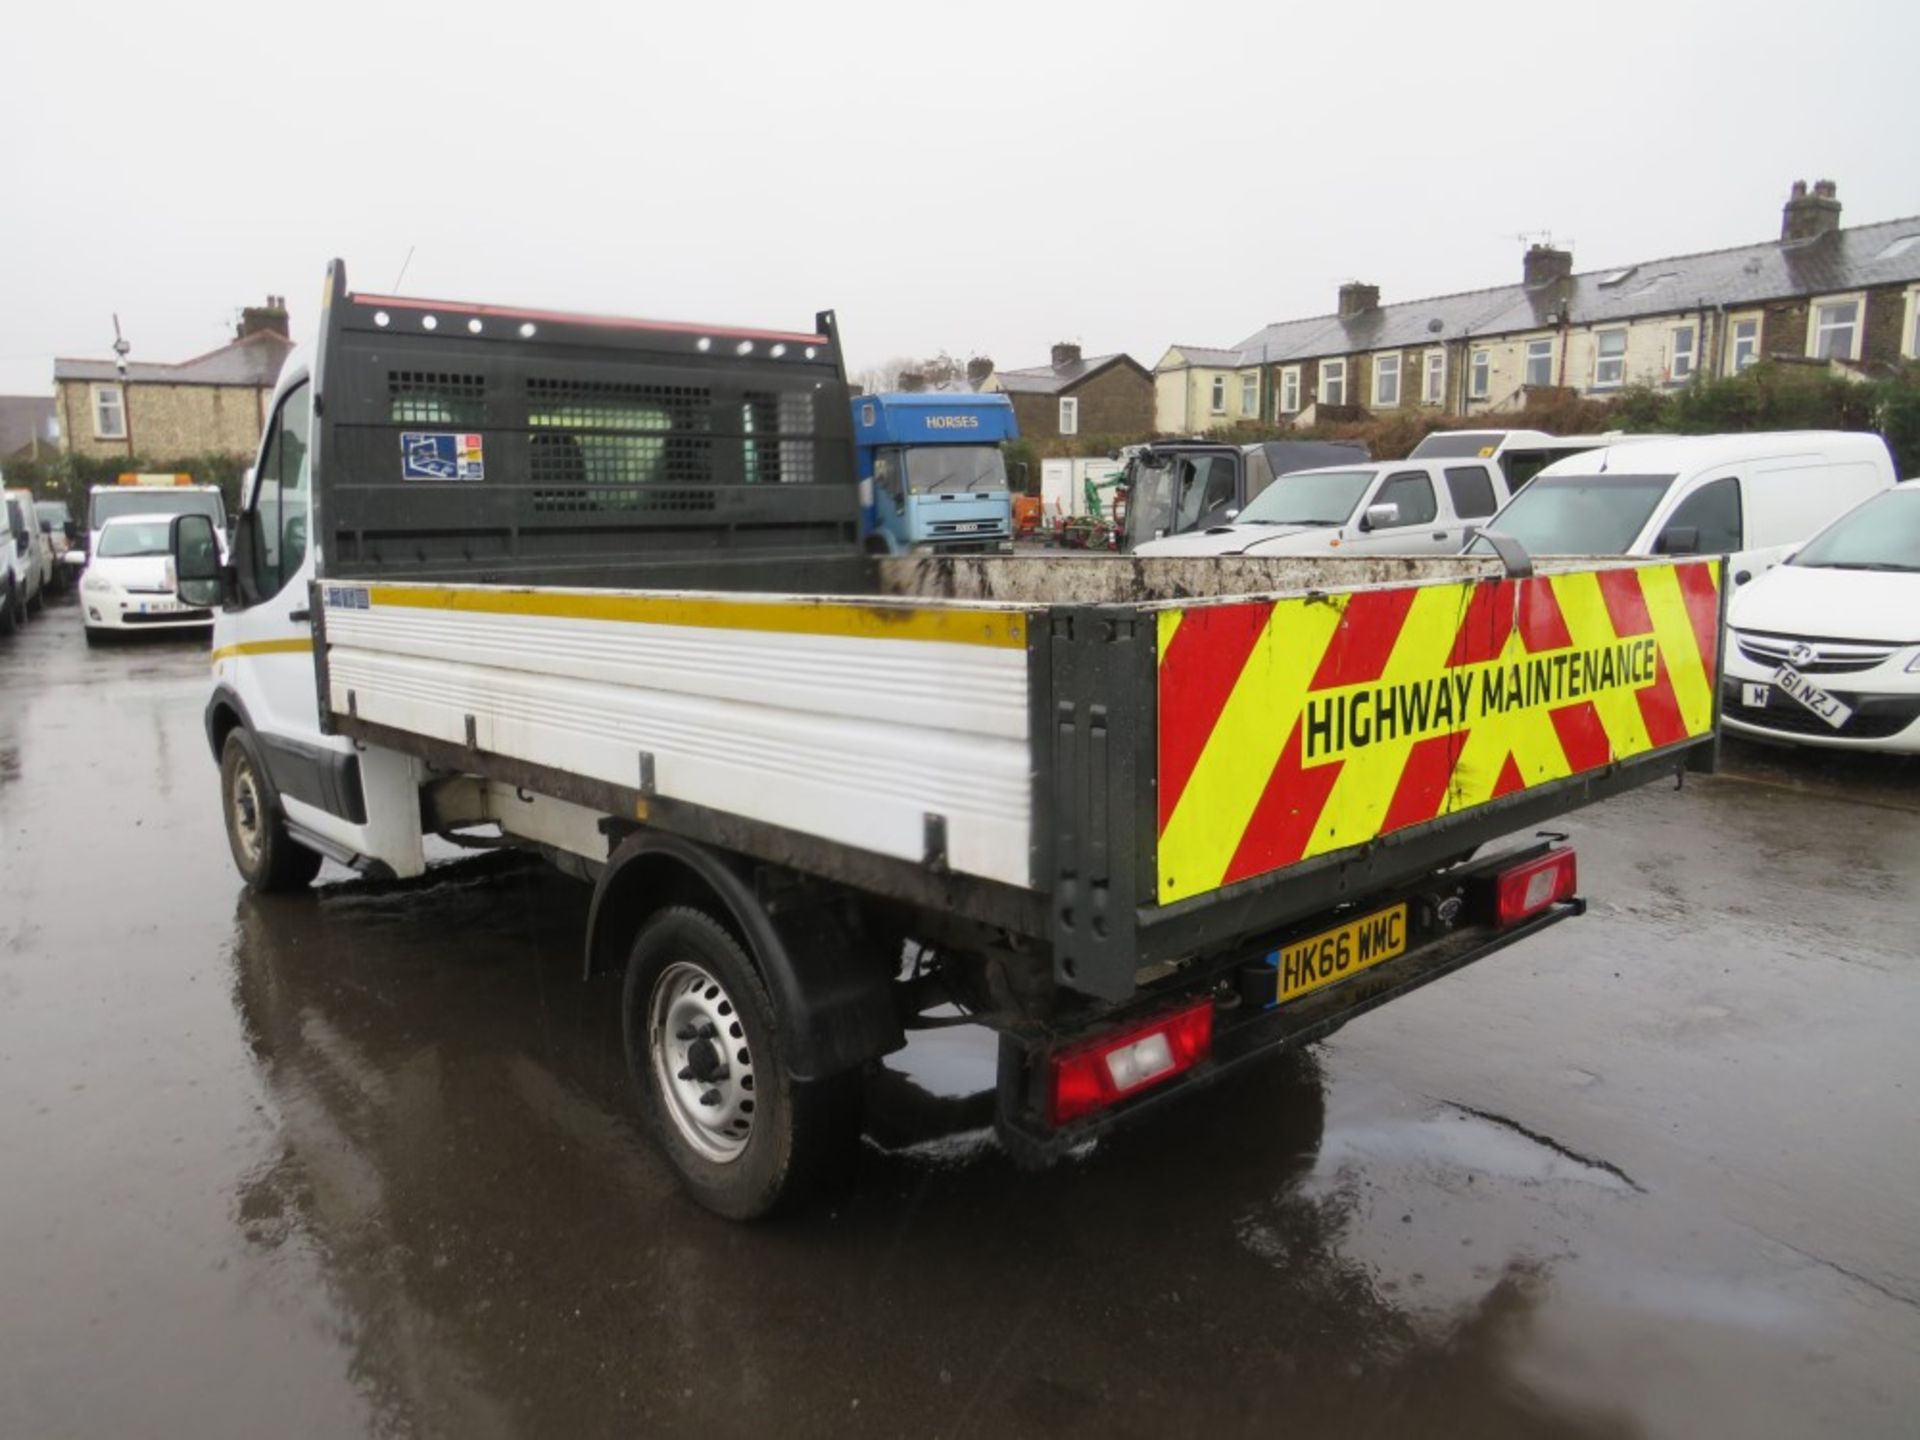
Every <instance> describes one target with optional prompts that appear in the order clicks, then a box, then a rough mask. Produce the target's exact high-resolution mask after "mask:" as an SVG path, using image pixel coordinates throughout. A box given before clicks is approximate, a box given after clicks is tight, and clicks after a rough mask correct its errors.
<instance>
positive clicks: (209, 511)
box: [87, 485, 227, 530]
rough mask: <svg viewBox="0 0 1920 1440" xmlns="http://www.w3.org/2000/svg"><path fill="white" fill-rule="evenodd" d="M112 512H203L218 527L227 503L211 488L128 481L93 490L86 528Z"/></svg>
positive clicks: (221, 526)
mask: <svg viewBox="0 0 1920 1440" xmlns="http://www.w3.org/2000/svg"><path fill="white" fill-rule="evenodd" d="M116 515H206V516H209V517H211V518H212V520H213V523H214V525H215V526H216V527H217V528H218V529H221V530H224V529H226V528H227V507H226V506H225V505H223V504H222V503H221V501H220V497H219V495H217V494H216V493H214V492H213V491H211V490H167V489H162V488H160V487H159V486H155V487H153V488H151V489H148V488H146V487H144V486H138V485H129V486H127V487H126V488H125V489H121V490H101V491H99V492H97V493H96V494H95V495H94V497H93V501H92V504H91V506H90V508H89V510H88V514H87V528H88V529H89V530H98V529H99V528H100V527H101V526H102V525H105V524H106V523H107V521H109V520H111V519H113V518H114V517H115V516H116Z"/></svg>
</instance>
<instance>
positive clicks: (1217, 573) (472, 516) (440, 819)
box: [172, 262, 1721, 1217]
mask: <svg viewBox="0 0 1920 1440" xmlns="http://www.w3.org/2000/svg"><path fill="white" fill-rule="evenodd" d="M327 293H328V302H327V307H326V310H325V313H324V316H323V321H322V328H321V337H320V340H319V343H318V345H317V347H316V348H315V349H314V350H313V351H311V352H299V353H296V354H295V356H294V357H293V358H292V359H291V360H290V361H289V363H288V365H287V367H286V369H285V370H284V372H283V373H282V375H281V378H280V381H279V386H278V393H277V394H276V396H275V399H274V404H273V408H272V411H271V418H270V421H269V424H268V427H267V431H266V434H265V437H264V439H263V442H262V446H261V450H260V455H259V462H258V465H257V467H256V469H255V473H254V477H253V480H252V482H251V484H250V487H249V491H248V494H247V496H246V500H245V506H244V512H243V514H242V515H241V516H240V520H239V524H238V526H237V529H236V535H235V541H234V548H233V557H232V560H231V562H230V563H224V562H223V561H222V560H221V557H220V551H219V546H218V543H217V536H216V535H215V534H214V530H213V525H212V522H211V521H210V520H209V519H208V518H206V517H195V516H185V517H181V518H179V519H177V520H176V521H174V522H173V536H172V542H173V552H174V564H175V569H176V572H177V575H178V579H179V585H180V590H181V595H182V599H183V600H186V601H188V602H189V603H194V604H204V605H208V606H217V607H219V613H218V615H217V617H216V622H215V634H214V641H213V646H214V648H213V669H214V692H213V695H212V698H211V700H210V701H209V704H208V708H207V727H208V738H209V740H210V742H211V744H212V747H213V753H214V755H215V756H216V757H217V758H218V760H219V763H220V773H221V789H222V798H223V802H224V806H225V814H226V821H227V827H228V835H229V839H230V842H231V849H232V853H233V858H234V860H235V862H236V864H237V865H238V867H239V869H240V871H241V873H242V875H243V876H244V877H245V878H246V880H247V882H248V883H249V884H251V885H253V886H255V887H256V888H259V889H287V888H294V887H300V886H304V885H306V884H307V883H309V882H310V881H311V880H312V879H313V878H314V876H315V874H316V872H317V869H318V867H319V864H320V857H321V856H323V855H324V856H331V857H333V858H334V859H336V860H338V861H340V862H342V863H344V864H346V865H349V866H352V867H354V868H355V869H357V870H359V871H360V872H362V873H363V874H368V875H379V876H412V875H418V874H420V873H421V872H422V870H423V869H424V867H425V852H424V849H423V845H424V840H425V838H426V837H427V836H430V835H436V834H438V835H444V836H449V837H453V838H456V839H462V838H464V839H468V840H472V841H477V842H478V843H482V844H494V845H498V844H501V843H509V844H515V845H521V846H525V847H527V848H528V849H530V850H532V851H535V852H537V853H539V854H542V855H545V856H547V857H549V858H551V859H552V860H553V861H554V862H555V863H556V864H558V865H559V866H561V867H562V868H563V869H564V870H566V871H568V872H569V873H572V874H574V875H577V876H579V877H581V878H582V879H583V880H585V881H588V882H590V883H591V884H592V885H593V886H594V895H593V900H592V905H591V909H590V920H589V923H588V932H587V935H586V937H585V951H586V954H585V970H586V971H587V973H589V974H591V973H593V972H597V971H603V970H611V971H621V972H624V977H625V979H624V989H623V991H622V1001H621V1004H622V1013H623V1016H624V1024H625V1045H626V1050H627V1059H628V1062H629V1065H630V1067H631V1069H632V1072H633V1076H634V1079H635V1082H636V1085H637V1087H638V1089H639V1091H640V1094H641V1096H642V1101H643V1106H644V1109H645V1111H646V1113H647V1115H648V1116H649V1118H650V1120H651V1123H652V1126H653V1129H654V1131H655V1133H656V1134H657V1136H658V1138H659V1140H660V1142H661V1144H662V1146H663V1148H664V1150H665V1152H666V1154H667V1155H668V1157H669V1158H670V1159H671V1161H672V1162H673V1164H674V1165H675V1166H676V1167H677V1169H678V1170H679V1173H680V1174H681V1176H682V1178H683V1180H684V1181H685V1183H686V1184H687V1186H688V1187H689V1189H690V1190H691V1191H692V1193H693V1194H694V1195H695V1196H696V1197H697V1198H698V1199H699V1200H700V1201H701V1202H702V1203H703V1204H705V1205H707V1206H709V1207H710V1208H712V1209H714V1210H716V1211H718V1212H720V1213H722V1214H726V1215H730V1216H736V1217H748V1216H754V1215H759V1214H763V1213H766V1212H767V1211H769V1210H771V1209H774V1208H776V1207H778V1206H781V1205H783V1204H787V1203H789V1202H792V1201H793V1200H795V1199H797V1198H798V1197H799V1196H800V1195H802V1194H803V1193H805V1192H806V1190H807V1189H808V1188H809V1186H810V1185H812V1184H813V1183H815V1182H818V1181H821V1180H823V1179H828V1178H831V1177H832V1176H833V1175H834V1174H835V1173H836V1171H837V1170H838V1168H839V1167H840V1166H841V1165H842V1163H843V1161H844V1158H845V1156H846V1154H847V1150H848V1147H849V1145H850V1144H851V1142H852V1141H853V1140H854V1139H855V1137H856V1136H857V1135H858V1132H859V1124H860V1116H859V1104H860V1098H861V1072H862V1070H863V1068H864V1067H865V1066H867V1065H868V1064H870V1063H872V1062H874V1061H875V1060H877V1059H878V1058H879V1057H881V1056H883V1055H885V1054H887V1053H889V1052H891V1051H893V1050H895V1049H897V1048H899V1047H900V1046H901V1045H902V1044H903V1043H904V1041H905V1035H906V1033H907V1032H908V1031H909V1030H912V1029H915V1028H917V1027H925V1026H934V1025H943V1024H952V1023H955V1019H956V1017H957V1018H958V1019H960V1020H961V1021H964V1022H971V1023H977V1024H980V1025H985V1026H989V1027H991V1028H992V1029H993V1030H994V1031H996V1032H997V1033H998V1035H999V1037H1000V1047H1001V1050H1000V1053H1001V1064H1000V1084H999V1099H998V1107H999V1108H998V1117H999V1129H1000V1133H1001V1135H1002V1137H1003V1139H1004V1141H1005V1143H1006V1144H1007V1145H1008V1147H1009V1148H1010V1149H1011V1150H1013V1151H1014V1152H1015V1153H1016V1154H1017V1155H1019V1156H1021V1157H1023V1158H1026V1159H1031V1160H1044V1159H1046V1158H1049V1157H1051V1156H1054V1155H1057V1154H1059V1153H1061V1152H1062V1151H1063V1150H1065V1149H1066V1148H1068V1147H1070V1146H1073V1145H1075V1144H1078V1143H1081V1142H1082V1141H1083V1140H1084V1139H1085V1138H1086V1137H1088V1136H1090V1135H1094V1134H1098V1133H1099V1132H1101V1131H1102V1130H1104V1129H1105V1128H1107V1127H1109V1126H1111V1125H1114V1124H1117V1123H1119V1122H1120V1121H1122V1120H1126V1119H1130V1118H1132V1117H1133V1116H1136V1115H1138V1114H1140V1113H1143V1112H1145V1111H1148V1110H1151V1109H1153V1108H1155V1107H1157V1106H1158V1105H1160V1104H1161V1103H1163V1102H1172V1101H1174V1100H1176V1099H1178V1098H1179V1097H1181V1096H1183V1095H1187V1094H1190V1093H1193V1092H1196V1091H1198V1090H1201V1089H1203V1088H1204V1087H1206V1086H1207V1085H1208V1084H1210V1083H1211V1082H1212V1081H1214V1080H1217V1079H1218V1078H1219V1077H1220V1076H1222V1075H1224V1074H1226V1073H1228V1072H1230V1071H1232V1070H1233V1069H1235V1068H1236V1067H1238V1066H1239V1065H1241V1064H1243V1063H1245V1062H1247V1061H1249V1060H1251V1059H1253V1058H1255V1057H1257V1056H1259V1055H1262V1054H1266V1053H1270V1052H1272V1051H1274V1050H1277V1049H1280V1048H1284V1047H1287V1046H1292V1045H1299V1044H1303V1043H1306V1042H1307V1041H1310V1040H1312V1039H1314V1038H1316V1037H1317V1036H1320V1035H1323V1034H1325V1033H1327V1032H1328V1031H1329V1030H1331V1029H1333V1028H1335V1027H1337V1026H1339V1025H1341V1024H1343V1023H1345V1022H1346V1021H1347V1020H1348V1019H1350V1018H1352V1017H1353V1016H1354V1015H1356V1014H1359V1013H1360V1012H1362V1011H1364V1010H1367V1009H1370V1008H1372V1007H1374V1006H1376V1005H1379V1004H1383V1003H1386V1002H1387V1001H1389V1000H1391V999H1393V998H1395V997H1397V996H1399V995H1401V994H1404V993H1406V992H1408V991H1409V990H1411V989H1414V988H1416V987H1417V986H1419V985H1422V984H1425V983H1427V982H1428V981H1431V980H1433V979H1435V978H1437V977H1439V976H1441V975H1444V974H1446V973H1448V972H1450V971H1452V970H1454V969H1457V968H1459V967H1460V966H1462V965H1466V964H1469V963H1472V962H1474V961H1476V960H1479V959H1481V958H1483V957H1485V956H1487V955H1490V954H1492V953H1494V952H1495V951H1497V950H1498V949H1500V948H1501V947H1503V946H1505V945H1508V944H1511V943H1513V942H1514V941H1516V940H1518V939H1521V938H1524V937H1525V936H1528V935H1530V934H1533V933H1535V932H1537V931H1538V930H1539V929H1540V928H1542V927H1544V926H1547V925H1552V924H1555V923H1558V922H1559V921H1561V920H1563V919H1565V918H1567V917H1569V916H1571V915H1574V914H1577V913H1579V911H1580V909H1581V908H1582V901H1581V900H1580V899H1579V897H1578V895H1577V890H1576V872H1575V862H1574V858H1573V852H1572V850H1571V849H1569V848H1568V847H1566V846H1565V845H1564V844H1561V843H1558V842H1555V841H1550V840H1541V839H1538V838H1529V839H1526V840H1524V841H1522V842H1521V843H1520V844H1519V845H1518V846H1516V847H1514V848H1510V849H1506V850H1484V849H1483V847H1486V846H1487V845H1488V844H1489V842H1492V841H1495V840H1498V839H1500V838H1501V837H1504V836H1508V835H1512V834H1515V833H1526V834H1528V835H1531V833H1532V832H1533V831H1534V830H1536V829H1537V827H1539V826H1540V825H1541V824H1542V823H1543V822H1546V821H1548V820H1551V819H1553V818H1555V817H1557V816H1559V815H1560V814H1562V813H1564V812H1565V811H1568V810H1570V809H1573V808H1575V807H1577V806H1579V805H1582V804H1585V803H1588V802H1590V801H1594V800H1598V799H1601V798H1603V797H1605V796H1608V795H1611V794H1615V793H1618V792H1620V791H1622V790H1624V789H1626V788H1629V787H1632V786H1635V785H1639V784H1642V783H1644V782H1646V781H1649V780H1652V779H1654V778H1656V777H1658V776H1663V775H1665V776H1671V775H1672V774H1674V773H1675V772H1676V771H1679V770H1683V769H1685V768H1688V767H1699V766H1701V765H1704V764H1706V763H1708V762H1710V760H1711V758H1712V756H1713V753H1714V749H1715V745H1716V733H1717V728H1716V727H1717V721H1718V712H1717V709H1716V703H1717V702H1716V695H1717V690H1718V687H1717V684H1716V678H1717V675H1718V669H1719V658H1720V655H1719V636H1720V613H1721V601H1720V582H1719V568H1718V564H1717V562H1716V561H1714V560H1711V559H1688V560H1661V561H1637V560H1619V559H1616V560H1606V561H1597V562H1592V563H1586V562H1568V561H1559V562H1554V563H1553V564H1552V565H1551V566H1542V567H1541V570H1540V572H1539V573H1532V572H1531V571H1530V570H1529V569H1528V567H1527V566H1526V565H1525V564H1524V563H1518V562H1516V561H1515V560H1514V559H1513V558H1512V557H1511V556H1510V557H1508V558H1507V559H1505V560H1500V561H1495V560H1481V559H1468V558H1462V557H1446V558H1438V557H1436V558H1418V559H1414V558H1399V557H1395V558H1389V557H1372V558H1368V559H1358V560H1349V561H1343V560H1339V559H1331V558H1329V559H1313V560H1303V559H1290V560H1254V559H1245V560H1235V559H1227V560H1199V561H1190V560H1163V561H1145V560H1136V559H1131V558H1119V557H1114V558H1096V557H1085V558H1080V559H1070V560H1054V559H1046V558H1039V557H1035V558H1022V557H1007V558H998V557H991V558H989V557H951V558H950V557H928V558H921V559H900V560H884V559H882V560H876V559H874V558H872V557H869V556H867V555H865V554H864V553H863V552H862V547H861V544H860V531H859V501H858V490H857V486H856V484H855V478H854V459H853V447H852V443H851V435H850V424H849V418H848V417H849V407H848V402H847V387H846V381H845V372H844V368H843V363H842V359H841V352H840V346H839V342H838V338H837V334H836V330H835V326H834V322H833V317H832V316H831V315H830V314H822V315H820V316H819V317H818V318H817V320H816V323H815V324H814V326H813V327H811V328H807V329H802V330H799V331H795V332H778V331H764V330H742V329H722V328H718V327H707V326H692V325H678V324H652V323H646V322H638V321H625V320H610V319H597V318H589V317H581V316H575V315H562V314H550V313H543V312H535V311H528V310H520V309H514V308H509V307H502V306H494V305H474V304H458V303H446V302H430V301H422V300H416V299H412V298H406V297H398V296H379V295H360V294H354V293H351V292H350V291H348V289H347V288H346V281H345V274H344V270H343V269H342V267H340V266H339V264H338V262H336V263H335V266H334V268H333V271H332V272H331V275H330V278H329V287H328V292H327Z"/></svg>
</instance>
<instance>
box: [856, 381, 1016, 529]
mask: <svg viewBox="0 0 1920 1440" xmlns="http://www.w3.org/2000/svg"><path fill="white" fill-rule="evenodd" d="M853 437H854V450H855V456H856V462H857V466H858V474H859V478H860V515H861V528H862V531H863V533H864V535H865V538H866V543H867V547H868V549H869V550H870V551H872V552H873V553H876V554H883V555H906V554H910V553H913V552H916V551H922V552H924V551H938V552H941V553H945V554H965V553H969V552H972V553H978V552H983V551H984V552H998V551H1009V550H1011V549H1012V548H1013V498H1012V495H1011V494H1010V493H1009V491H1008V489H1007V465H1006V459H1005V457H1004V455H1003V454H1002V452H1001V448H1000V447H1001V446H1002V445H1003V444H1004V443H1005V442H1006V441H1008V440H1017V439H1019V438H1020V427H1019V424H1018V423H1017V422H1016V421H1015V419H1014V414H1013V402H1012V401H1010V400H1009V399H1007V397H1006V396H1005V395H1000V394H971V393H957V394H946V393H940V392H928V393H923V392H913V393H901V394H885V395H856V396H854V397H853Z"/></svg>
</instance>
